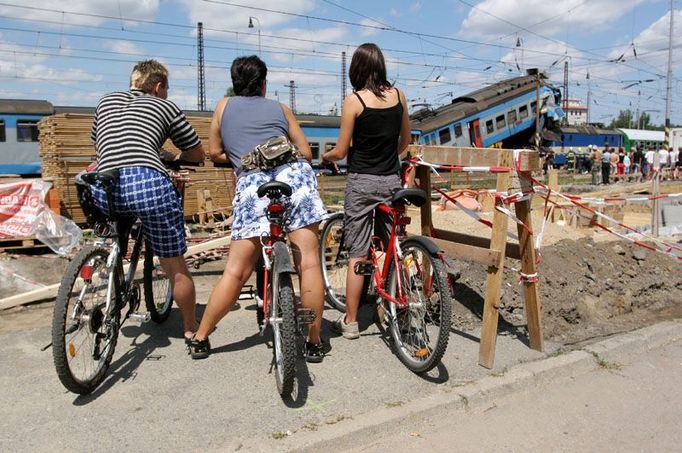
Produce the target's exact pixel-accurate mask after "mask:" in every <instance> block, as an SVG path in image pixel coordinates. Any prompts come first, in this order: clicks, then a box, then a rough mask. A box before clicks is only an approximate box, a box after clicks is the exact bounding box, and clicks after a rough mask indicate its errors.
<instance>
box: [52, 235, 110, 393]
mask: <svg viewBox="0 0 682 453" xmlns="http://www.w3.org/2000/svg"><path fill="white" fill-rule="evenodd" d="M108 255H109V252H108V251H107V250H106V249H104V248H101V247H86V248H84V249H83V250H81V251H80V252H79V253H78V254H77V255H76V257H75V258H74V259H73V261H71V263H70V264H69V266H68V267H67V269H66V272H65V273H64V277H63V278H62V282H61V285H60V287H59V293H58V294H57V301H56V303H55V306H54V313H53V317H52V356H53V359H54V365H55V368H56V370H57V376H58V377H59V380H60V381H61V382H62V384H63V385H64V387H66V388H67V389H68V390H70V391H71V392H74V393H78V394H87V393H90V392H92V391H93V390H94V389H95V388H96V387H97V386H98V385H99V384H100V383H101V382H102V380H103V379H104V376H105V374H106V371H107V369H108V368H109V364H110V363H111V358H112V357H113V355H114V348H115V347H116V340H117V339H118V329H119V321H120V313H119V311H118V309H117V308H116V307H115V300H113V301H112V307H111V310H110V313H107V312H106V311H105V309H106V301H107V294H108V288H109V286H108V283H109V277H110V274H109V269H108V268H107V257H108ZM112 297H113V294H112Z"/></svg>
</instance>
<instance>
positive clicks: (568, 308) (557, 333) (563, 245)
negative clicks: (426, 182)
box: [454, 238, 682, 344]
mask: <svg viewBox="0 0 682 453" xmlns="http://www.w3.org/2000/svg"><path fill="white" fill-rule="evenodd" d="M461 266H462V276H461V278H460V280H459V282H458V284H457V286H456V291H457V294H456V295H455V298H456V299H457V300H458V301H459V302H460V304H456V306H455V310H454V311H455V319H454V321H455V323H456V326H457V327H458V328H460V329H462V330H469V329H471V328H472V327H475V326H478V325H480V315H481V311H482V309H483V295H484V289H485V288H484V287H485V279H486V269H485V268H484V267H483V266H481V265H477V264H470V263H461ZM507 266H508V268H510V269H509V270H506V271H505V282H504V284H503V295H502V301H501V306H500V315H501V319H500V330H510V331H519V330H521V331H525V307H524V299H523V293H522V290H523V287H522V286H521V285H519V284H516V283H515V282H517V281H518V274H517V273H516V272H515V271H513V270H511V268H512V267H513V266H518V262H516V261H510V260H508V261H507ZM538 274H539V278H540V280H539V284H538V295H539V298H540V301H541V303H542V323H543V333H544V337H545V339H548V340H552V341H556V342H559V343H562V344H574V343H579V342H581V341H584V340H588V339H591V338H595V337H602V336H606V335H610V334H613V333H616V332H621V331H624V330H630V329H633V328H636V327H640V326H643V325H647V324H650V323H652V322H655V321H657V320H659V319H665V318H676V317H680V316H682V265H680V264H679V263H677V262H675V261H674V260H673V259H672V258H669V257H667V256H665V255H662V254H660V253H655V252H649V251H647V250H646V249H644V248H642V247H639V246H636V245H633V244H630V243H626V242H622V241H618V242H595V241H593V240H592V239H591V238H586V239H578V240H562V241H558V242H556V243H554V244H552V245H550V246H547V247H545V248H543V249H542V262H541V263H540V265H539V266H538Z"/></svg>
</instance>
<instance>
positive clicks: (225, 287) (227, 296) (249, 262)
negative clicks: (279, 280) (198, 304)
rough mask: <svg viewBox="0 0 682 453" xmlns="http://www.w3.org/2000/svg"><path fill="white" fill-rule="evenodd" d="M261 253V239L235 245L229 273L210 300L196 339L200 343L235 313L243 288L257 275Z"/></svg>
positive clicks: (234, 243)
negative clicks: (255, 270) (234, 308)
mask: <svg viewBox="0 0 682 453" xmlns="http://www.w3.org/2000/svg"><path fill="white" fill-rule="evenodd" d="M259 252H260V244H259V243H258V239H255V238H253V239H242V240H237V241H232V243H231V244H230V255H229V256H228V258H227V264H225V270H224V271H223V275H222V276H221V277H220V280H218V282H217V283H216V285H215V286H214V287H213V291H212V292H211V296H210V297H209V298H208V305H207V306H206V311H204V316H203V317H202V318H201V325H200V326H199V330H197V333H196V335H195V336H194V338H195V339H196V340H199V341H201V340H204V339H206V338H207V337H208V335H209V334H210V333H211V332H212V331H213V329H214V328H215V326H216V324H218V322H219V321H220V320H221V319H223V318H224V317H225V315H227V314H228V313H229V312H230V310H232V307H233V306H234V303H235V302H236V301H237V298H238V297H239V293H240V292H241V289H242V286H244V283H246V281H247V280H248V279H249V277H250V276H251V272H253V266H254V264H255V263H256V259H257V257H258V253H259Z"/></svg>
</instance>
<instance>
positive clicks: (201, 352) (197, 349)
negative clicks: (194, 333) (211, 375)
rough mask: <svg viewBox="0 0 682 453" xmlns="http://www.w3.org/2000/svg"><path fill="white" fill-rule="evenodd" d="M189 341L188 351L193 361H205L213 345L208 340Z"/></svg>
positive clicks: (193, 338) (194, 339) (192, 339)
mask: <svg viewBox="0 0 682 453" xmlns="http://www.w3.org/2000/svg"><path fill="white" fill-rule="evenodd" d="M186 341H187V351H188V353H189V355H190V356H191V357H192V359H193V360H198V359H205V358H206V357H208V355H209V354H210V353H211V343H209V341H208V338H204V339H203V340H197V339H196V338H195V337H192V338H190V339H189V340H186Z"/></svg>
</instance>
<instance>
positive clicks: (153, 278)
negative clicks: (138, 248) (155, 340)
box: [143, 241, 173, 323]
mask: <svg viewBox="0 0 682 453" xmlns="http://www.w3.org/2000/svg"><path fill="white" fill-rule="evenodd" d="M144 249H145V254H144V270H143V281H144V303H145V306H146V307H147V311H148V312H149V315H150V316H151V318H152V320H153V321H154V322H157V323H162V322H164V321H165V320H166V319H168V316H169V315H170V313H171V309H172V308H173V287H172V286H171V283H170V280H169V279H168V275H166V273H165V272H164V270H163V268H162V267H161V264H160V263H159V262H158V258H156V260H155V259H154V258H155V257H154V254H153V253H152V248H151V244H149V242H148V241H145V245H144ZM155 261H156V262H155Z"/></svg>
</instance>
